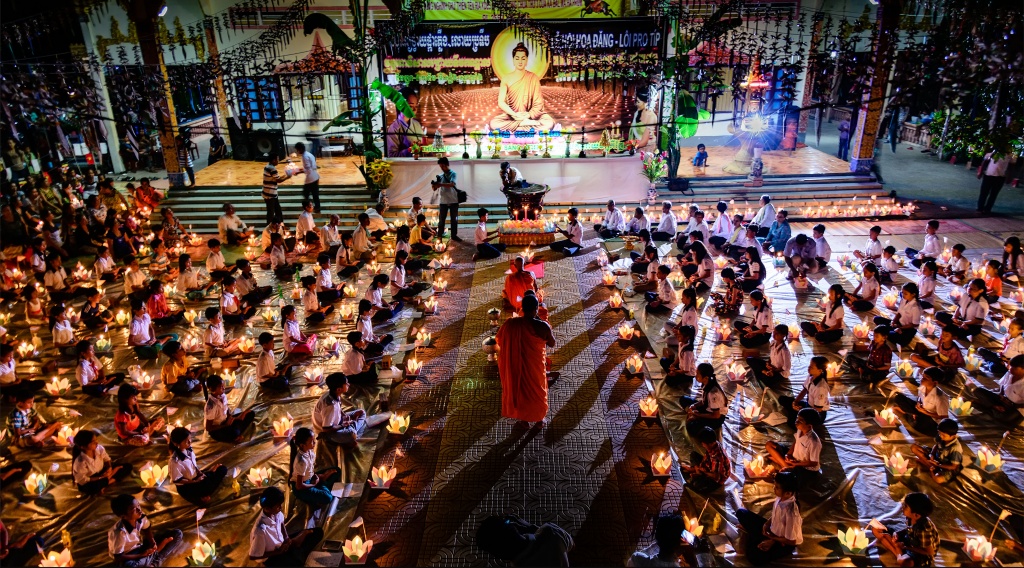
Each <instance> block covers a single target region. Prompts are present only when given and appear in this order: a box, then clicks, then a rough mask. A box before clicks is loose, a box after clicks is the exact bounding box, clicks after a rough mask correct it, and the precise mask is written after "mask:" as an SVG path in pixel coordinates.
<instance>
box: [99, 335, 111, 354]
mask: <svg viewBox="0 0 1024 568" xmlns="http://www.w3.org/2000/svg"><path fill="white" fill-rule="evenodd" d="M96 351H99V352H100V353H103V352H106V351H110V340H109V339H107V336H105V335H101V336H100V338H99V339H97V340H96Z"/></svg>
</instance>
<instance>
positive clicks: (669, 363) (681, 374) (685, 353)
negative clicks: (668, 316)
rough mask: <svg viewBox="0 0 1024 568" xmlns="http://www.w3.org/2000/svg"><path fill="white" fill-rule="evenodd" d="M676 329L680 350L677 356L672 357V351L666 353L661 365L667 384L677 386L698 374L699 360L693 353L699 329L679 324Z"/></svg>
mask: <svg viewBox="0 0 1024 568" xmlns="http://www.w3.org/2000/svg"><path fill="white" fill-rule="evenodd" d="M674 331H675V334H676V338H677V339H678V343H679V349H678V352H677V354H676V355H675V357H670V355H671V353H666V354H665V355H666V356H665V357H662V358H661V367H662V368H663V369H665V384H667V385H668V386H670V387H673V388H676V387H679V386H681V385H683V384H684V383H687V382H689V381H691V380H693V377H694V376H695V375H696V374H697V360H696V358H695V357H694V354H693V349H694V338H695V336H696V335H697V329H696V328H695V327H693V326H692V325H678V326H675V328H674ZM667 350H668V348H666V351H667Z"/></svg>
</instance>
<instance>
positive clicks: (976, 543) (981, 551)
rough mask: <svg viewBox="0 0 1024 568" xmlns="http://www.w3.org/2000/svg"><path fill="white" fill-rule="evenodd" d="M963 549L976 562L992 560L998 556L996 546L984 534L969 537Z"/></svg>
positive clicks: (965, 540)
mask: <svg viewBox="0 0 1024 568" xmlns="http://www.w3.org/2000/svg"><path fill="white" fill-rule="evenodd" d="M963 550H964V552H965V553H966V554H967V556H970V557H971V560H973V561H974V562H991V561H993V560H995V557H996V548H995V546H993V545H992V543H991V542H989V540H988V539H987V538H985V537H984V536H971V537H967V538H966V539H964V549H963Z"/></svg>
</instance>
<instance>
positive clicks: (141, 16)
mask: <svg viewBox="0 0 1024 568" xmlns="http://www.w3.org/2000/svg"><path fill="white" fill-rule="evenodd" d="M162 5H163V2H162V1H161V0H130V1H128V2H125V3H123V4H122V6H124V7H125V11H126V12H127V13H128V18H130V19H131V20H132V21H133V22H135V29H136V31H137V32H138V34H139V48H140V50H141V51H142V62H143V63H144V64H146V65H148V66H150V67H156V68H158V69H159V72H160V75H161V77H162V79H163V81H161V87H160V88H161V91H162V92H161V93H160V97H159V99H158V100H157V101H156V110H157V112H156V124H157V133H158V135H159V136H160V146H161V147H162V151H163V155H164V167H165V168H166V169H167V180H168V181H169V182H170V186H171V187H183V186H184V185H185V179H186V178H185V173H184V172H183V171H182V170H181V167H179V166H178V152H177V143H176V142H175V140H174V137H175V135H176V134H177V131H178V119H177V117H176V116H175V114H174V101H173V100H171V84H170V80H169V79H168V77H167V66H166V65H164V52H163V48H162V47H161V46H160V43H159V41H158V40H157V26H156V19H157V17H158V16H157V13H158V12H159V10H160V7H161V6H162Z"/></svg>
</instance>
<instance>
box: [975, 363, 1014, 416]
mask: <svg viewBox="0 0 1024 568" xmlns="http://www.w3.org/2000/svg"><path fill="white" fill-rule="evenodd" d="M998 386H999V388H998V389H997V390H994V391H993V390H989V389H985V388H981V387H977V388H975V389H974V398H975V400H977V402H978V406H980V407H982V408H986V409H990V410H992V411H993V412H992V417H993V418H995V419H997V420H999V421H1000V422H1004V423H1006V424H1019V423H1020V422H1021V419H1022V414H1021V412H1020V411H1021V409H1024V355H1017V356H1015V357H1014V358H1013V359H1011V360H1010V370H1009V371H1008V372H1007V373H1006V374H1005V375H1003V378H1001V379H999V383H998Z"/></svg>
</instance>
